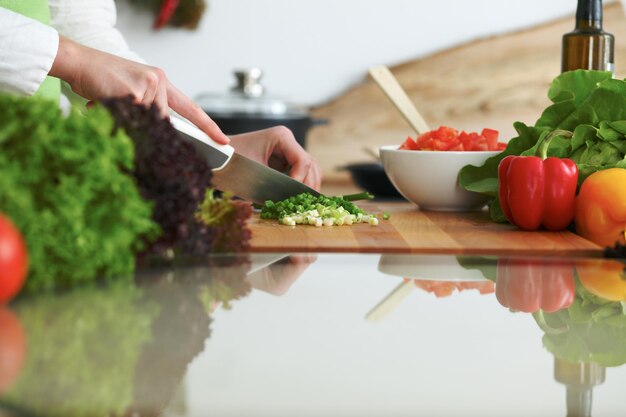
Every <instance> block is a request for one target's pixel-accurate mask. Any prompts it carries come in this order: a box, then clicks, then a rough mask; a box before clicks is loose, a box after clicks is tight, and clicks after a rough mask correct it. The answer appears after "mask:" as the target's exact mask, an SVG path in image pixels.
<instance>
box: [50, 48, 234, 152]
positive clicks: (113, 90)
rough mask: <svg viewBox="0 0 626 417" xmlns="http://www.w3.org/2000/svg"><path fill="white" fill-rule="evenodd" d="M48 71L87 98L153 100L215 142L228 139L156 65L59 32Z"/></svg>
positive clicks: (165, 113) (165, 112) (146, 102)
mask: <svg viewBox="0 0 626 417" xmlns="http://www.w3.org/2000/svg"><path fill="white" fill-rule="evenodd" d="M50 75H51V76H53V77H57V78H60V79H62V80H64V81H66V82H67V83H68V84H69V85H70V86H71V87H72V91H74V92H75V93H76V94H78V95H80V96H82V97H84V98H86V99H87V100H99V99H102V98H110V97H124V96H128V95H131V96H132V97H133V98H134V99H135V100H136V102H137V103H141V104H143V105H146V106H151V105H152V104H156V105H157V107H158V109H159V111H160V112H161V115H162V116H163V117H165V118H167V117H169V109H170V108H171V109H172V110H174V111H175V112H176V113H178V114H180V115H181V116H183V117H184V118H186V119H188V120H189V121H190V122H191V123H193V124H194V125H196V126H198V128H199V129H200V130H202V131H204V132H205V133H206V134H207V135H209V137H211V138H212V139H213V140H215V141H216V142H218V143H221V144H226V143H229V139H228V137H226V135H225V134H224V133H223V132H222V130H221V129H220V128H219V126H217V124H216V123H215V122H214V121H213V120H211V118H210V117H209V116H208V115H207V114H206V113H205V112H204V111H203V110H202V109H201V108H200V107H199V106H198V105H197V104H195V103H194V102H193V101H191V100H190V99H189V98H188V97H187V96H185V95H184V94H183V93H181V92H180V91H179V90H178V89H177V88H176V87H174V86H173V85H172V83H170V81H169V80H168V79H167V77H166V75H165V72H163V70H161V69H160V68H156V67H151V66H148V65H144V64H140V63H138V62H134V61H130V60H128V59H124V58H120V57H118V56H115V55H111V54H108V53H106V52H102V51H99V50H97V49H92V48H88V47H86V46H83V45H80V44H78V43H76V42H74V41H71V40H69V39H67V38H65V37H63V36H59V50H58V52H57V56H56V58H55V60H54V63H53V64H52V68H51V69H50Z"/></svg>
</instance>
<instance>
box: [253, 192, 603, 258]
mask: <svg viewBox="0 0 626 417" xmlns="http://www.w3.org/2000/svg"><path fill="white" fill-rule="evenodd" d="M359 206H361V207H362V208H363V209H365V210H366V211H368V212H373V213H380V212H382V211H388V212H390V213H391V218H390V219H389V220H387V221H385V220H383V221H381V222H380V224H379V225H378V226H370V225H367V224H358V225H352V226H336V227H314V226H295V227H289V226H283V225H280V224H278V223H277V222H276V221H275V220H274V221H270V220H261V219H259V218H258V215H255V217H254V219H253V220H252V222H251V224H250V228H251V230H252V251H254V252H365V253H429V254H430V253H433V254H438V253H442V254H444V253H445V254H493V255H505V254H514V255H541V256H599V255H601V252H602V250H601V248H600V247H599V246H596V245H594V244H593V243H591V242H589V241H587V240H585V239H583V238H581V237H580V236H577V235H575V234H573V233H570V232H544V231H538V232H524V231H520V230H518V229H517V228H515V227H513V226H511V225H508V224H506V225H505V224H496V223H493V222H491V221H490V220H489V216H488V213H487V212H486V211H482V212H474V213H440V212H425V211H420V210H417V209H416V208H415V206H414V205H412V204H409V203H376V204H375V203H362V204H359Z"/></svg>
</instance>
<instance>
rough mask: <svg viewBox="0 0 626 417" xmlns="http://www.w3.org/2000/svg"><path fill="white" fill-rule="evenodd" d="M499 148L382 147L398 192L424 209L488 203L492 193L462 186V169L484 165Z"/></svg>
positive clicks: (454, 208) (474, 207) (457, 208)
mask: <svg viewBox="0 0 626 417" xmlns="http://www.w3.org/2000/svg"><path fill="white" fill-rule="evenodd" d="M498 153H499V151H486V152H470V151H468V152H449V151H446V152H439V151H409V150H399V149H398V145H389V146H383V147H381V148H380V158H381V160H382V162H383V166H384V168H385V172H386V173H387V176H388V177H389V180H390V181H391V183H392V184H393V185H394V187H396V189H397V190H398V192H399V193H400V194H402V196H403V197H405V198H406V199H407V200H409V201H412V202H413V203H415V204H417V205H418V206H419V207H420V208H421V209H423V210H435V211H468V210H479V209H481V208H482V207H484V206H485V204H486V203H487V200H489V197H487V196H485V195H483V194H478V193H473V192H471V191H467V190H464V189H462V188H461V187H460V186H459V180H458V177H459V171H460V170H461V168H463V167H464V166H465V165H476V166H480V165H482V164H483V163H484V162H485V160H487V158H489V157H492V156H494V155H497V154H498Z"/></svg>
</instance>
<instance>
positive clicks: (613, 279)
mask: <svg viewBox="0 0 626 417" xmlns="http://www.w3.org/2000/svg"><path fill="white" fill-rule="evenodd" d="M576 271H577V272H578V279H580V283H581V284H582V285H583V287H585V289H586V290H587V291H589V292H590V293H592V294H593V295H597V296H598V297H600V298H604V299H605V300H609V301H624V300H626V273H625V272H624V264H623V263H622V262H618V261H610V260H605V261H592V260H589V261H577V262H576Z"/></svg>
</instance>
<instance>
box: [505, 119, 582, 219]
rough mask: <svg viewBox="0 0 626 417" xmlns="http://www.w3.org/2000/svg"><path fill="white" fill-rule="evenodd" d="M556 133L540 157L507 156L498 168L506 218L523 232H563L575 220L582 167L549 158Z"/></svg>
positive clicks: (543, 145) (541, 149)
mask: <svg viewBox="0 0 626 417" xmlns="http://www.w3.org/2000/svg"><path fill="white" fill-rule="evenodd" d="M557 136H566V137H571V133H570V132H567V131H563V130H555V131H554V132H552V133H550V134H549V135H547V136H546V137H545V139H543V141H542V142H541V144H540V146H539V147H538V151H537V155H538V156H513V155H510V156H507V157H506V158H504V159H503V160H502V161H501V162H500V165H499V166H498V197H499V200H500V206H501V207H502V210H503V211H504V214H505V215H506V218H507V219H508V221H509V222H511V223H512V224H514V225H516V226H518V227H519V228H520V229H525V230H537V229H539V228H540V227H541V226H542V225H543V226H544V227H545V228H546V229H548V230H563V229H565V228H566V227H567V226H568V225H569V224H570V223H571V222H572V219H573V218H574V202H575V197H576V187H577V184H578V167H577V166H576V164H575V163H574V161H572V160H571V159H559V158H553V157H550V158H548V157H547V151H548V145H549V143H550V141H551V140H552V138H554V137H557Z"/></svg>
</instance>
